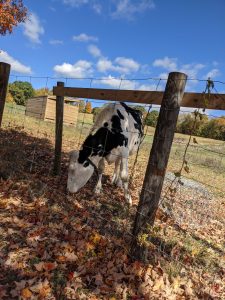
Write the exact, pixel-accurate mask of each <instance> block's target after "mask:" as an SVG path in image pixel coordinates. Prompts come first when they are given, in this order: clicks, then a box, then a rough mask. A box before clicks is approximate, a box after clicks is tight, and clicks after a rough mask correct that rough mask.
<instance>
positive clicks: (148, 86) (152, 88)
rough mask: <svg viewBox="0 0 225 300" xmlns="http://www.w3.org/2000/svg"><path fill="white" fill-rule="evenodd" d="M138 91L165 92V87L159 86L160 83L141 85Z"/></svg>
mask: <svg viewBox="0 0 225 300" xmlns="http://www.w3.org/2000/svg"><path fill="white" fill-rule="evenodd" d="M137 89H138V90H141V91H156V90H157V91H161V90H163V86H162V85H158V83H149V84H139V85H138V87H137Z"/></svg>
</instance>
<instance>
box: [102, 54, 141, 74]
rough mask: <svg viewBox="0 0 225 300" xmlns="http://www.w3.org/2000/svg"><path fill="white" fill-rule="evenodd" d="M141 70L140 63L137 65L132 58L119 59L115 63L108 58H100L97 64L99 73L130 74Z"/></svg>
mask: <svg viewBox="0 0 225 300" xmlns="http://www.w3.org/2000/svg"><path fill="white" fill-rule="evenodd" d="M139 68H140V65H139V63H137V62H136V61H135V60H133V59H132V58H126V57H117V58H116V59H115V61H114V63H113V62H112V61H111V60H109V59H108V58H104V57H102V58H100V59H99V61H98V62H97V69H98V71H99V72H103V73H105V72H108V71H113V72H118V73H120V74H129V73H131V72H137V71H138V70H139Z"/></svg>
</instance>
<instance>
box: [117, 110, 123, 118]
mask: <svg viewBox="0 0 225 300" xmlns="http://www.w3.org/2000/svg"><path fill="white" fill-rule="evenodd" d="M117 113H118V116H119V117H120V119H121V120H124V116H123V115H122V114H121V112H120V111H119V109H117Z"/></svg>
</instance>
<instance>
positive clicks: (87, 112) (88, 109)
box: [85, 102, 92, 114]
mask: <svg viewBox="0 0 225 300" xmlns="http://www.w3.org/2000/svg"><path fill="white" fill-rule="evenodd" d="M85 112H86V114H91V112H92V107H91V102H87V104H86V106H85Z"/></svg>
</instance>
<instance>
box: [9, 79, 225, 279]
mask: <svg viewBox="0 0 225 300" xmlns="http://www.w3.org/2000/svg"><path fill="white" fill-rule="evenodd" d="M48 78H49V77H48ZM68 79H69V78H68ZM89 80H90V82H91V83H92V80H94V79H89ZM123 80H124V79H122V80H121V82H120V87H121V85H122V84H121V83H122V81H123ZM133 80H135V79H133ZM204 82H207V81H204ZM91 83H90V86H91ZM46 86H47V84H46ZM104 102H106V101H104ZM86 103H87V101H86ZM148 108H150V105H148ZM13 109H14V108H13ZM15 110H16V108H15ZM11 114H12V112H11ZM84 117H85V114H84V115H83V119H82V121H81V122H80V123H79V122H78V123H77V124H79V125H81V128H80V136H79V138H78V139H76V141H77V140H78V146H80V145H81V143H82V140H83V139H84V138H85V137H84V136H83V134H82V130H83V128H84V126H85V124H88V123H85V118H84ZM12 118H13V116H12ZM196 118H197V117H196ZM216 118H220V117H216ZM20 121H21V122H22V123H23V126H29V124H25V117H24V120H20ZM41 122H42V120H39V122H38V125H37V126H38V131H37V138H40V135H41V134H42V132H41V128H40V127H41ZM195 122H196V120H195ZM88 125H90V124H88ZM10 127H13V126H11V124H10V126H8V128H10ZM193 127H194V126H193ZM77 128H78V127H77ZM130 132H132V131H130ZM56 133H57V128H56ZM192 133H193V132H192ZM33 135H35V134H34V133H33ZM146 137H153V135H147V134H146V136H145V138H146ZM157 138H159V137H156V139H157ZM191 138H192V134H191V136H190V137H189V140H188V143H186V142H183V141H176V138H175V140H174V141H175V143H177V144H178V145H184V146H186V149H185V152H184V155H183V162H182V163H183V164H185V163H184V160H186V156H187V153H188V149H189V147H195V149H201V150H203V151H209V152H210V153H213V154H215V155H217V156H219V157H223V156H225V153H221V152H220V151H216V150H213V149H209V148H205V147H204V146H203V145H201V144H199V143H198V144H192V143H191ZM148 144H150V142H149V141H146V145H148ZM91 148H92V150H93V147H91ZM33 150H34V151H33V152H31V153H32V154H31V157H28V158H27V161H29V162H30V163H31V166H32V167H31V168H30V169H29V171H30V172H33V171H34V170H33V168H34V166H35V167H36V168H37V169H38V168H39V167H40V166H41V164H40V162H39V161H37V158H38V151H39V149H38V144H34V149H33ZM149 150H150V147H149ZM202 155H203V154H202ZM139 161H141V159H140V158H139V157H138V159H137V162H139ZM143 161H147V160H143ZM179 161H180V160H179ZM181 161H182V159H181ZM49 164H50V166H49V169H48V172H47V174H46V176H47V177H50V176H51V170H52V162H49ZM188 164H191V162H190V161H188ZM199 165H201V164H199ZM183 166H184V165H182V169H183ZM19 171H20V170H19ZM21 172H22V171H21ZM180 173H181V172H180ZM64 175H65V174H63V175H62V176H64ZM62 176H61V177H62ZM61 177H59V181H60V178H61ZM183 177H184V178H187V179H189V180H190V179H193V180H194V181H196V182H198V183H201V184H202V185H204V186H208V187H210V188H212V189H217V190H220V191H221V192H222V194H223V195H224V193H225V191H223V190H221V189H220V188H219V187H217V186H216V185H213V184H208V183H206V182H202V181H201V180H199V179H196V178H195V177H193V178H191V173H189V174H188V175H183V174H182V177H181V180H182V178H183ZM134 180H135V179H134ZM166 180H167V181H168V182H169V184H170V183H171V182H173V179H171V178H166ZM142 189H143V188H142ZM142 189H140V190H139V193H140V191H142ZM53 190H54V186H53V185H51V184H49V183H48V182H47V183H45V185H44V189H43V192H44V193H47V191H49V192H51V191H53ZM179 191H180V193H181V189H180V190H179ZM148 192H149V193H153V191H148ZM57 194H60V195H61V196H62V199H64V198H65V197H66V198H70V197H71V199H73V197H72V196H68V195H66V194H65V193H62V192H61V191H58V190H57ZM168 196H169V195H168V194H167V193H166V191H164V195H163V196H162V202H161V204H162V203H163V200H164V199H165V200H167V197H168ZM178 197H179V199H182V195H181V194H180V195H179V196H178ZM100 201H101V200H98V203H100V204H101V205H104V202H103V203H101V202H100ZM107 201H108V199H107ZM175 201H177V200H175ZM174 203H176V202H174ZM62 205H63V204H62ZM193 211H194V209H193ZM194 212H195V211H194ZM91 213H92V215H93V216H95V218H99V219H102V220H103V221H104V222H106V224H109V223H110V222H113V224H114V225H116V226H117V227H118V228H119V230H120V231H121V232H122V236H123V237H124V238H125V237H126V235H129V236H130V238H132V239H134V238H136V237H135V236H134V235H133V234H132V232H131V228H132V226H131V224H130V222H131V221H132V218H133V216H134V215H135V214H141V215H143V214H142V213H141V212H139V211H138V210H137V209H136V208H133V209H132V210H127V213H126V214H125V222H124V223H123V224H118V222H116V221H114V220H112V218H110V220H109V218H107V217H105V216H104V211H103V213H100V212H96V211H95V210H94V209H93V210H91ZM196 213H197V214H198V215H199V216H200V217H201V218H202V217H204V216H205V217H206V214H205V213H204V212H203V211H202V212H199V211H198V210H197V209H196ZM164 214H165V215H166V214H167V215H168V217H170V218H171V219H172V220H173V222H172V224H173V226H179V228H181V229H182V219H180V222H178V221H177V219H175V217H174V214H173V213H172V214H170V213H168V210H167V211H164ZM128 217H129V218H128ZM181 218H182V216H181ZM87 222H88V221H87ZM149 225H150V224H149ZM93 226H94V225H93ZM144 229H146V228H143V230H144ZM112 232H113V230H112ZM194 233H195V232H194V231H191V226H189V228H188V230H187V234H194ZM149 236H151V231H149ZM150 243H151V240H150ZM125 249H126V252H127V253H128V254H129V255H130V256H131V253H130V251H129V249H127V247H125ZM156 249H157V251H159V253H161V254H162V255H163V256H165V257H167V259H168V260H171V259H172V260H175V257H173V255H169V254H168V253H167V251H166V250H165V243H163V240H162V239H161V240H160V242H159V244H158V245H156ZM180 255H181V254H180ZM133 259H134V258H133ZM176 259H177V261H178V263H179V264H180V265H181V266H182V267H183V268H185V269H187V268H188V266H187V265H186V264H184V263H183V262H182V259H180V257H178V258H176ZM200 273H201V270H199V274H200ZM199 276H200V277H201V275H199ZM215 276H216V275H215ZM214 280H215V277H214V278H213V281H214Z"/></svg>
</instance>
